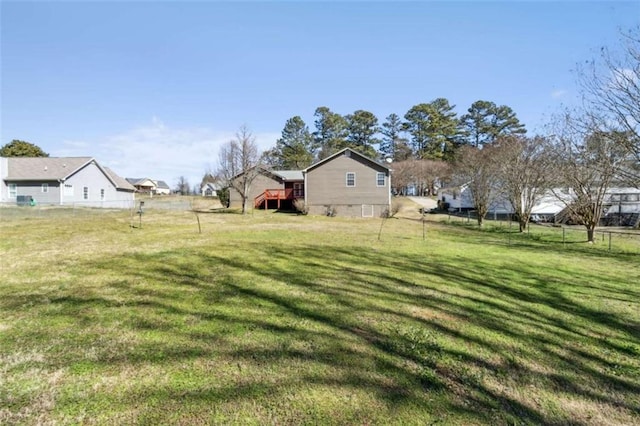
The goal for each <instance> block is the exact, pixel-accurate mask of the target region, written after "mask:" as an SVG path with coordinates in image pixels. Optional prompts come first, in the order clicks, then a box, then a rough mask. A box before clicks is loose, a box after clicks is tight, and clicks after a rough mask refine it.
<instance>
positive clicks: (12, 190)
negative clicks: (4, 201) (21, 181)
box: [9, 183, 18, 198]
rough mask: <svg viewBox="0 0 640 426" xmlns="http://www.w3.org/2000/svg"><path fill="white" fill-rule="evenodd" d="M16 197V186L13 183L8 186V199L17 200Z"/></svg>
mask: <svg viewBox="0 0 640 426" xmlns="http://www.w3.org/2000/svg"><path fill="white" fill-rule="evenodd" d="M17 197H18V185H17V184H15V183H10V184H9V198H17Z"/></svg>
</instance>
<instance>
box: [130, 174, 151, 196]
mask: <svg viewBox="0 0 640 426" xmlns="http://www.w3.org/2000/svg"><path fill="white" fill-rule="evenodd" d="M126 179H127V182H129V183H130V184H131V185H133V187H134V188H135V189H136V191H137V192H139V193H142V194H153V193H155V189H156V183H155V182H154V181H153V180H151V179H149V178H126Z"/></svg>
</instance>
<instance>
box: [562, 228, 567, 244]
mask: <svg viewBox="0 0 640 426" xmlns="http://www.w3.org/2000/svg"><path fill="white" fill-rule="evenodd" d="M565 234H566V228H565V227H564V226H563V227H562V246H563V247H564V243H565V241H566V237H565Z"/></svg>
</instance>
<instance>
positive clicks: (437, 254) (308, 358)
mask: <svg viewBox="0 0 640 426" xmlns="http://www.w3.org/2000/svg"><path fill="white" fill-rule="evenodd" d="M6 211H7V210H0V219H2V221H1V222H0V236H1V238H0V251H1V253H2V266H1V273H2V282H1V283H0V424H38V423H43V424H45V423H46V424H79V423H81V424H108V425H112V424H154V425H155V424H167V423H170V424H211V423H223V424H228V423H232V424H265V423H269V424H274V423H275V424H563V425H564V424H574V425H583V424H640V409H639V407H640V267H639V266H638V260H639V255H638V254H637V253H638V252H637V251H636V252H635V254H634V252H633V250H629V251H622V252H612V253H610V252H608V250H607V247H606V244H600V243H599V244H595V245H587V244H584V243H578V242H576V243H574V244H565V245H563V244H562V243H561V241H560V242H558V241H555V240H554V241H551V240H549V241H547V240H548V238H547V237H544V236H539V237H536V238H532V236H526V235H518V234H517V233H516V234H513V235H511V234H509V233H508V230H505V229H499V228H490V227H489V229H487V230H485V231H478V230H477V229H475V228H474V227H468V226H461V225H460V224H458V225H454V224H447V223H441V222H438V220H439V219H438V218H436V217H427V218H428V219H430V221H429V222H427V224H426V228H425V229H426V238H424V239H423V227H422V223H421V222H420V220H419V216H416V217H413V216H411V217H401V218H398V219H390V220H387V221H386V222H385V223H384V225H383V228H382V233H381V238H380V239H378V233H379V231H380V226H381V221H380V220H362V219H360V220H358V219H344V218H339V217H336V218H327V217H308V216H295V215H283V214H274V213H264V212H256V213H254V214H253V215H248V216H246V217H243V216H241V215H237V214H216V213H211V214H200V216H199V217H200V221H201V226H202V234H200V233H198V226H197V223H196V218H195V215H194V214H193V213H185V212H173V211H155V210H152V209H150V210H148V211H147V213H146V214H145V215H144V216H143V219H142V220H143V227H142V229H137V228H131V227H130V224H131V218H130V215H129V213H128V212H108V213H104V212H97V211H89V212H88V213H87V212H85V213H84V214H75V215H68V216H66V217H65V216H64V215H61V214H60V213H57V214H56V215H55V217H53V216H49V215H47V214H42V215H40V216H37V217H28V218H20V216H19V215H10V214H4V212H6ZM134 223H135V224H137V222H135V221H134ZM540 232H542V231H540ZM533 235H535V233H533Z"/></svg>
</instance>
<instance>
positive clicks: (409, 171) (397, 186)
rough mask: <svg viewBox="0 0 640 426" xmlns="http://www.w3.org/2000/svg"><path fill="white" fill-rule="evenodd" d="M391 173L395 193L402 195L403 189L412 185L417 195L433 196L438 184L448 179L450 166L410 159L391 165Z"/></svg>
mask: <svg viewBox="0 0 640 426" xmlns="http://www.w3.org/2000/svg"><path fill="white" fill-rule="evenodd" d="M392 173H393V179H392V182H393V185H394V190H395V191H396V193H399V194H403V195H404V189H405V188H406V187H407V186H410V185H414V186H415V187H416V188H417V190H418V195H421V196H424V195H433V194H435V192H436V187H437V184H438V182H439V181H443V180H446V179H447V178H448V176H449V173H450V165H449V163H447V162H445V161H442V160H416V159H412V160H405V161H398V162H397V163H393V172H392Z"/></svg>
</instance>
